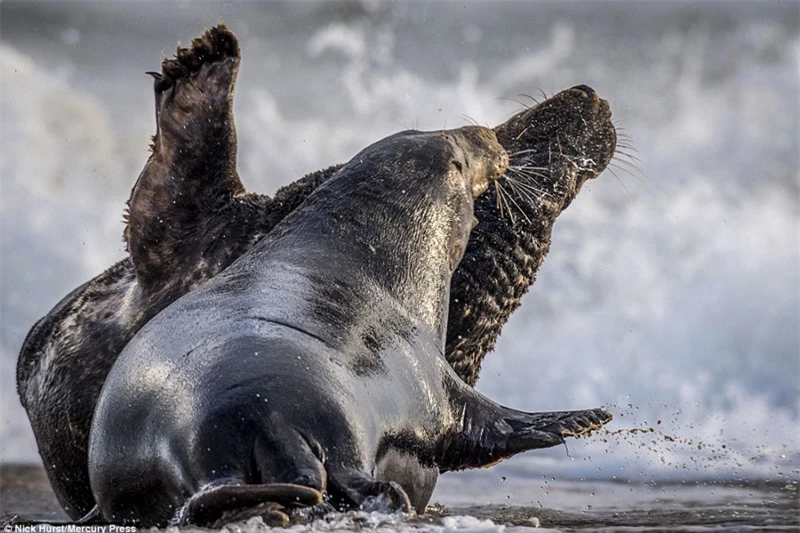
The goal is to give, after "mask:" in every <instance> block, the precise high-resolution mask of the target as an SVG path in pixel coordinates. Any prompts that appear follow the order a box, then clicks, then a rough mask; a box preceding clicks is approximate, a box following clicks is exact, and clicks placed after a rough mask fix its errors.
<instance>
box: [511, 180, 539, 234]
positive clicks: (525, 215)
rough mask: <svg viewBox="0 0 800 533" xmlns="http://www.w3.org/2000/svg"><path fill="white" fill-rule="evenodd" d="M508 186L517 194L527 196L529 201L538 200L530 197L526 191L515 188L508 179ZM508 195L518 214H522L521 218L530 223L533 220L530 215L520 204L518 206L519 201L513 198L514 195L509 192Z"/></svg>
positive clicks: (535, 202) (534, 202)
mask: <svg viewBox="0 0 800 533" xmlns="http://www.w3.org/2000/svg"><path fill="white" fill-rule="evenodd" d="M508 186H509V187H510V188H511V190H512V191H513V192H514V193H516V194H517V195H518V196H520V197H525V198H527V199H528V201H529V202H530V203H533V204H538V202H537V201H536V200H535V199H533V198H531V197H530V195H528V193H526V192H523V191H520V190H519V189H517V188H516V186H515V184H514V182H513V181H511V180H508ZM508 197H509V199H510V200H511V202H512V203H513V204H514V205H515V206H516V208H517V209H518V210H519V212H520V214H522V216H523V218H524V219H525V220H526V221H527V222H528V224H532V223H533V221H532V220H531V219H530V217H529V216H528V214H527V213H526V212H525V210H524V209H522V206H520V205H519V203H518V202H517V201H516V200H515V199H514V196H513V195H510V194H509V196H508Z"/></svg>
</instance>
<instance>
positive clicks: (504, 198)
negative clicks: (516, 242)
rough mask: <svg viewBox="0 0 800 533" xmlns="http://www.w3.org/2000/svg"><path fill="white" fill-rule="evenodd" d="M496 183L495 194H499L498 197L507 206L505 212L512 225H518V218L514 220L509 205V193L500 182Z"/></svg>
mask: <svg viewBox="0 0 800 533" xmlns="http://www.w3.org/2000/svg"><path fill="white" fill-rule="evenodd" d="M494 183H495V192H496V193H497V197H498V198H499V199H500V202H501V203H502V204H504V205H505V212H506V213H507V214H508V219H509V220H510V221H511V225H515V224H516V218H514V213H513V212H512V211H511V206H510V205H509V203H508V198H507V196H508V193H507V192H506V191H505V189H503V186H502V185H501V184H500V182H499V181H496V182H494Z"/></svg>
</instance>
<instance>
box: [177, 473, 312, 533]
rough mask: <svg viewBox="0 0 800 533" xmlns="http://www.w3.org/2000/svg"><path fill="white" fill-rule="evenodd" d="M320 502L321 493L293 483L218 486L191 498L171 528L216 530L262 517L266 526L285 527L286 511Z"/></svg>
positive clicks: (286, 520) (286, 521)
mask: <svg viewBox="0 0 800 533" xmlns="http://www.w3.org/2000/svg"><path fill="white" fill-rule="evenodd" d="M320 502H322V493H321V492H320V491H318V490H316V489H312V488H311V487H305V486H303V485H295V484H292V483H272V484H268V485H218V486H215V487H211V488H208V489H206V490H202V491H200V492H198V493H196V494H195V495H193V496H192V497H191V498H189V500H188V501H187V502H186V504H185V505H184V506H183V507H182V508H181V509H180V510H179V511H178V513H177V514H176V515H175V518H174V519H173V520H172V524H171V525H178V526H181V525H186V524H193V525H197V526H201V527H210V528H213V529H219V528H220V527H222V526H223V525H225V524H226V523H229V522H234V521H239V520H246V519H248V518H252V517H255V516H261V517H262V518H263V519H264V521H265V522H267V524H268V525H279V526H281V527H282V526H285V525H286V524H287V523H288V520H289V517H288V515H287V514H286V513H285V512H284V511H285V508H296V507H310V506H313V505H317V504H318V503H320Z"/></svg>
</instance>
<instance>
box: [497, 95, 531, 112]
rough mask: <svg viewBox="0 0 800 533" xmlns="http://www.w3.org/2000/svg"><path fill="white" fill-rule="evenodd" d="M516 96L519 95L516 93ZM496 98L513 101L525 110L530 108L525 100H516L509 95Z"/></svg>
mask: <svg viewBox="0 0 800 533" xmlns="http://www.w3.org/2000/svg"><path fill="white" fill-rule="evenodd" d="M518 96H519V95H518ZM498 100H500V101H503V100H505V101H507V102H513V103H515V104H517V105H519V106H521V107H522V109H525V110H527V109H530V108H531V106H529V105H528V104H526V103H525V102H520V101H519V100H517V99H515V98H510V97H508V96H501V97H499V98H498Z"/></svg>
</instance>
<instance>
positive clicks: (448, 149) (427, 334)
mask: <svg viewBox="0 0 800 533" xmlns="http://www.w3.org/2000/svg"><path fill="white" fill-rule="evenodd" d="M507 163H508V160H507V156H506V155H505V151H504V150H503V149H502V147H501V146H500V145H499V144H497V142H496V140H495V137H494V134H493V133H492V132H491V130H487V129H484V128H478V127H470V128H462V129H460V130H455V131H449V132H433V133H420V132H404V133H400V134H397V135H395V136H392V137H389V138H387V139H385V140H383V141H380V142H378V143H376V144H374V145H372V146H371V147H369V148H367V149H365V150H364V151H362V152H361V153H359V154H358V155H357V156H356V157H354V158H353V160H351V161H350V162H349V163H348V164H346V165H345V166H344V167H343V168H342V169H341V170H339V171H338V172H337V173H336V175H334V176H333V177H332V178H331V179H330V180H329V181H328V182H327V183H325V184H324V185H323V186H321V187H320V188H318V189H317V190H316V191H315V192H314V193H313V194H312V195H311V196H309V198H308V199H307V200H306V202H305V203H304V204H303V205H302V206H301V207H300V208H298V209H297V210H296V211H295V212H294V213H293V214H292V215H290V216H289V217H287V218H286V219H285V220H284V221H283V222H282V223H281V224H279V225H278V226H277V227H276V228H275V229H274V230H273V231H272V233H270V235H268V236H267V237H265V238H264V239H263V240H262V241H261V242H259V243H258V244H257V245H256V246H255V247H254V248H253V249H251V250H250V251H249V252H247V253H246V254H244V255H243V256H242V257H240V258H239V259H238V260H237V261H236V262H235V263H234V264H232V265H231V266H230V267H229V268H228V269H226V270H225V271H224V272H223V273H221V274H220V275H218V276H216V277H215V278H214V279H213V280H211V281H210V282H209V283H207V284H205V285H203V286H202V287H200V288H199V289H197V290H195V291H193V292H191V293H190V294H188V295H186V296H184V297H182V298H181V299H179V300H178V301H176V302H175V303H173V304H172V305H170V306H168V307H167V308H166V309H165V310H164V311H162V312H161V313H160V314H159V315H158V316H156V317H155V318H154V319H152V320H151V321H150V322H149V323H148V324H147V325H146V326H145V327H144V328H142V330H141V331H140V332H139V334H137V335H136V336H135V337H134V339H133V340H132V341H131V342H130V343H129V344H128V345H127V346H126V348H125V350H124V351H123V353H122V354H121V356H120V358H119V359H118V361H117V362H116V364H115V365H114V367H113V369H112V370H111V372H110V374H109V375H108V378H107V380H106V383H105V385H104V387H103V391H102V393H101V396H100V399H99V402H98V405H97V410H96V413H95V417H94V420H93V422H92V432H91V438H90V449H89V474H90V479H91V486H92V490H93V492H94V495H95V497H96V499H97V502H98V506H99V509H100V511H101V513H102V515H103V517H104V518H105V519H107V520H110V521H126V522H133V523H138V524H140V525H143V526H150V525H165V524H167V523H169V522H170V520H173V521H174V522H180V521H184V522H186V521H188V522H192V523H199V524H201V525H203V524H208V523H209V522H210V521H213V520H219V519H220V518H221V517H224V516H225V514H226V513H230V512H232V511H233V510H236V511H239V510H241V509H238V508H240V507H242V506H243V505H244V504H243V503H242V502H243V501H246V502H247V505H251V504H253V503H254V502H255V501H256V500H257V498H249V499H248V498H244V499H242V498H228V497H217V496H219V495H220V494H223V495H225V494H226V493H229V492H230V491H232V490H237V491H244V492H245V493H246V494H254V493H258V492H259V491H266V490H269V489H273V493H272V494H271V495H270V496H268V497H265V499H267V500H269V499H270V498H271V499H272V500H274V499H275V492H274V491H279V489H276V487H306V489H308V490H314V491H319V493H323V492H324V493H327V494H328V495H329V496H330V497H331V498H332V499H333V500H335V501H337V502H340V503H341V504H342V505H344V506H362V507H364V508H367V509H372V508H376V506H377V505H384V506H386V505H388V509H389V510H395V509H400V510H410V509H411V508H412V507H414V508H416V509H417V510H419V511H423V510H424V507H425V504H426V503H427V501H428V499H429V497H430V494H431V492H432V490H433V486H434V483H435V479H436V475H437V473H438V472H439V471H440V470H448V469H456V468H465V467H472V466H481V465H487V464H490V463H492V462H496V461H497V460H499V459H502V458H503V457H506V456H509V455H512V454H514V453H517V452H520V451H524V450H526V449H531V448H536V447H543V446H552V445H554V444H558V443H560V442H562V440H563V437H564V436H568V435H573V434H577V433H581V432H585V431H588V430H589V429H591V428H595V427H599V425H600V424H602V423H604V422H605V421H607V420H608V419H609V418H610V417H609V415H607V413H605V412H603V411H601V410H595V411H586V412H574V413H558V414H557V415H555V416H554V415H553V414H527V413H521V412H516V411H512V410H509V409H507V408H503V407H501V406H499V405H496V404H493V403H492V402H490V401H489V400H487V399H486V398H483V397H482V396H480V395H478V394H477V393H476V392H474V391H473V390H472V389H471V388H470V387H469V386H467V385H466V384H464V383H463V382H462V381H461V380H460V379H459V378H458V377H457V376H456V375H455V373H454V372H453V371H452V369H451V368H450V366H449V365H448V364H447V361H446V360H445V359H444V357H443V347H444V335H445V328H446V323H447V303H448V301H449V286H450V277H451V275H452V272H453V270H454V269H455V267H456V265H457V264H458V261H459V260H460V259H461V256H462V254H463V253H464V249H465V247H466V245H467V241H468V237H469V232H470V229H471V227H472V224H473V198H474V197H475V196H478V195H479V194H481V193H482V192H484V191H485V190H486V188H487V187H488V185H489V182H490V181H491V180H494V179H496V178H497V177H498V176H499V175H501V174H502V172H503V171H504V170H505V167H506V165H507ZM511 421H514V422H513V423H512V422H511ZM401 472H402V473H401ZM209 495H212V496H209ZM312 500H313V498H312ZM312 503H314V502H313V501H312ZM256 512H258V511H256Z"/></svg>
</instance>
